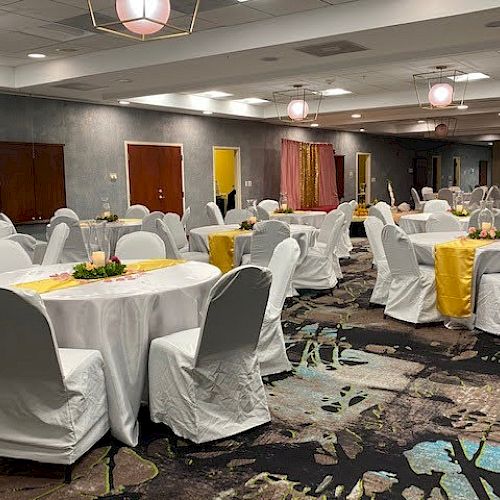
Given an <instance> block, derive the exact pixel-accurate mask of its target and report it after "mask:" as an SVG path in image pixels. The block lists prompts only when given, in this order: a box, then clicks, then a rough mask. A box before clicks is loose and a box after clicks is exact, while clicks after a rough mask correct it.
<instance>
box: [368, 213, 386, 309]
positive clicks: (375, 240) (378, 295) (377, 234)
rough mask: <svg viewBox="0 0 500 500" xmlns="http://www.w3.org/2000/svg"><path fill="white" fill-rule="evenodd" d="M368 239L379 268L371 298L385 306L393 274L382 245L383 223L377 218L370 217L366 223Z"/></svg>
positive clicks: (372, 300) (375, 302) (372, 301)
mask: <svg viewBox="0 0 500 500" xmlns="http://www.w3.org/2000/svg"><path fill="white" fill-rule="evenodd" d="M363 225H364V226H365V232H366V237H367V238H368V243H369V244H370V248H371V251H372V254H373V261H374V263H375V264H376V266H377V280H376V281H375V286H374V287H373V292H372V295H371V297H370V302H371V303H372V304H379V305H381V306H385V305H386V304H387V297H388V296H389V287H390V285H391V272H390V270H389V264H388V263H387V259H386V257H385V251H384V246H383V245H382V229H383V228H384V224H383V222H382V221H381V220H380V219H378V218H377V217H368V218H367V219H366V220H365V221H364V222H363Z"/></svg>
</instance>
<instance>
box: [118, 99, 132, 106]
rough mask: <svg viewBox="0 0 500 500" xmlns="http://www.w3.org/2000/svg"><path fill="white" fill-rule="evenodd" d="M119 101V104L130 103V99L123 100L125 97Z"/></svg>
mask: <svg viewBox="0 0 500 500" xmlns="http://www.w3.org/2000/svg"><path fill="white" fill-rule="evenodd" d="M118 103H119V104H122V105H123V106H128V105H129V104H130V101H125V100H123V99H120V100H119V101H118Z"/></svg>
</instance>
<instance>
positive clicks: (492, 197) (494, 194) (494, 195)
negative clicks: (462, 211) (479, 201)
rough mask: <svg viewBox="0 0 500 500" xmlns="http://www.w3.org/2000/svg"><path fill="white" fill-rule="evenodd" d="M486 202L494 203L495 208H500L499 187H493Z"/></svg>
mask: <svg viewBox="0 0 500 500" xmlns="http://www.w3.org/2000/svg"><path fill="white" fill-rule="evenodd" d="M485 199H486V201H492V202H493V207H494V208H500V188H499V187H498V186H491V187H490V190H489V191H488V194H487V195H486V198H485Z"/></svg>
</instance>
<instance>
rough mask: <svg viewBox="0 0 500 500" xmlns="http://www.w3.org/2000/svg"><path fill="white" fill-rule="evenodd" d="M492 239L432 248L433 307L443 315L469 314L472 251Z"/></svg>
mask: <svg viewBox="0 0 500 500" xmlns="http://www.w3.org/2000/svg"><path fill="white" fill-rule="evenodd" d="M490 243H493V240H471V239H459V240H454V241H449V242H447V243H440V244H438V245H436V247H435V258H434V260H435V269H436V306H437V308H438V310H439V311H440V312H441V314H443V315H444V316H449V317H452V318H469V317H470V316H471V315H472V309H473V307H472V295H473V293H472V292H473V290H472V285H473V281H474V261H475V257H476V250H477V249H478V248H481V247H483V246H485V245H489V244H490Z"/></svg>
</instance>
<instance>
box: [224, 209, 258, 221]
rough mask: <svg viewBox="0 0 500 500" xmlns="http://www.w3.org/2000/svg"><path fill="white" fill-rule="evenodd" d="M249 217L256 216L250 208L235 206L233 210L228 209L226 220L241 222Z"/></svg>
mask: <svg viewBox="0 0 500 500" xmlns="http://www.w3.org/2000/svg"><path fill="white" fill-rule="evenodd" d="M249 217H254V214H253V213H252V212H250V210H246V209H245V208H233V209H232V210H228V212H227V214H226V218H225V221H226V224H241V223H242V222H243V221H244V220H247V219H248V218H249Z"/></svg>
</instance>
